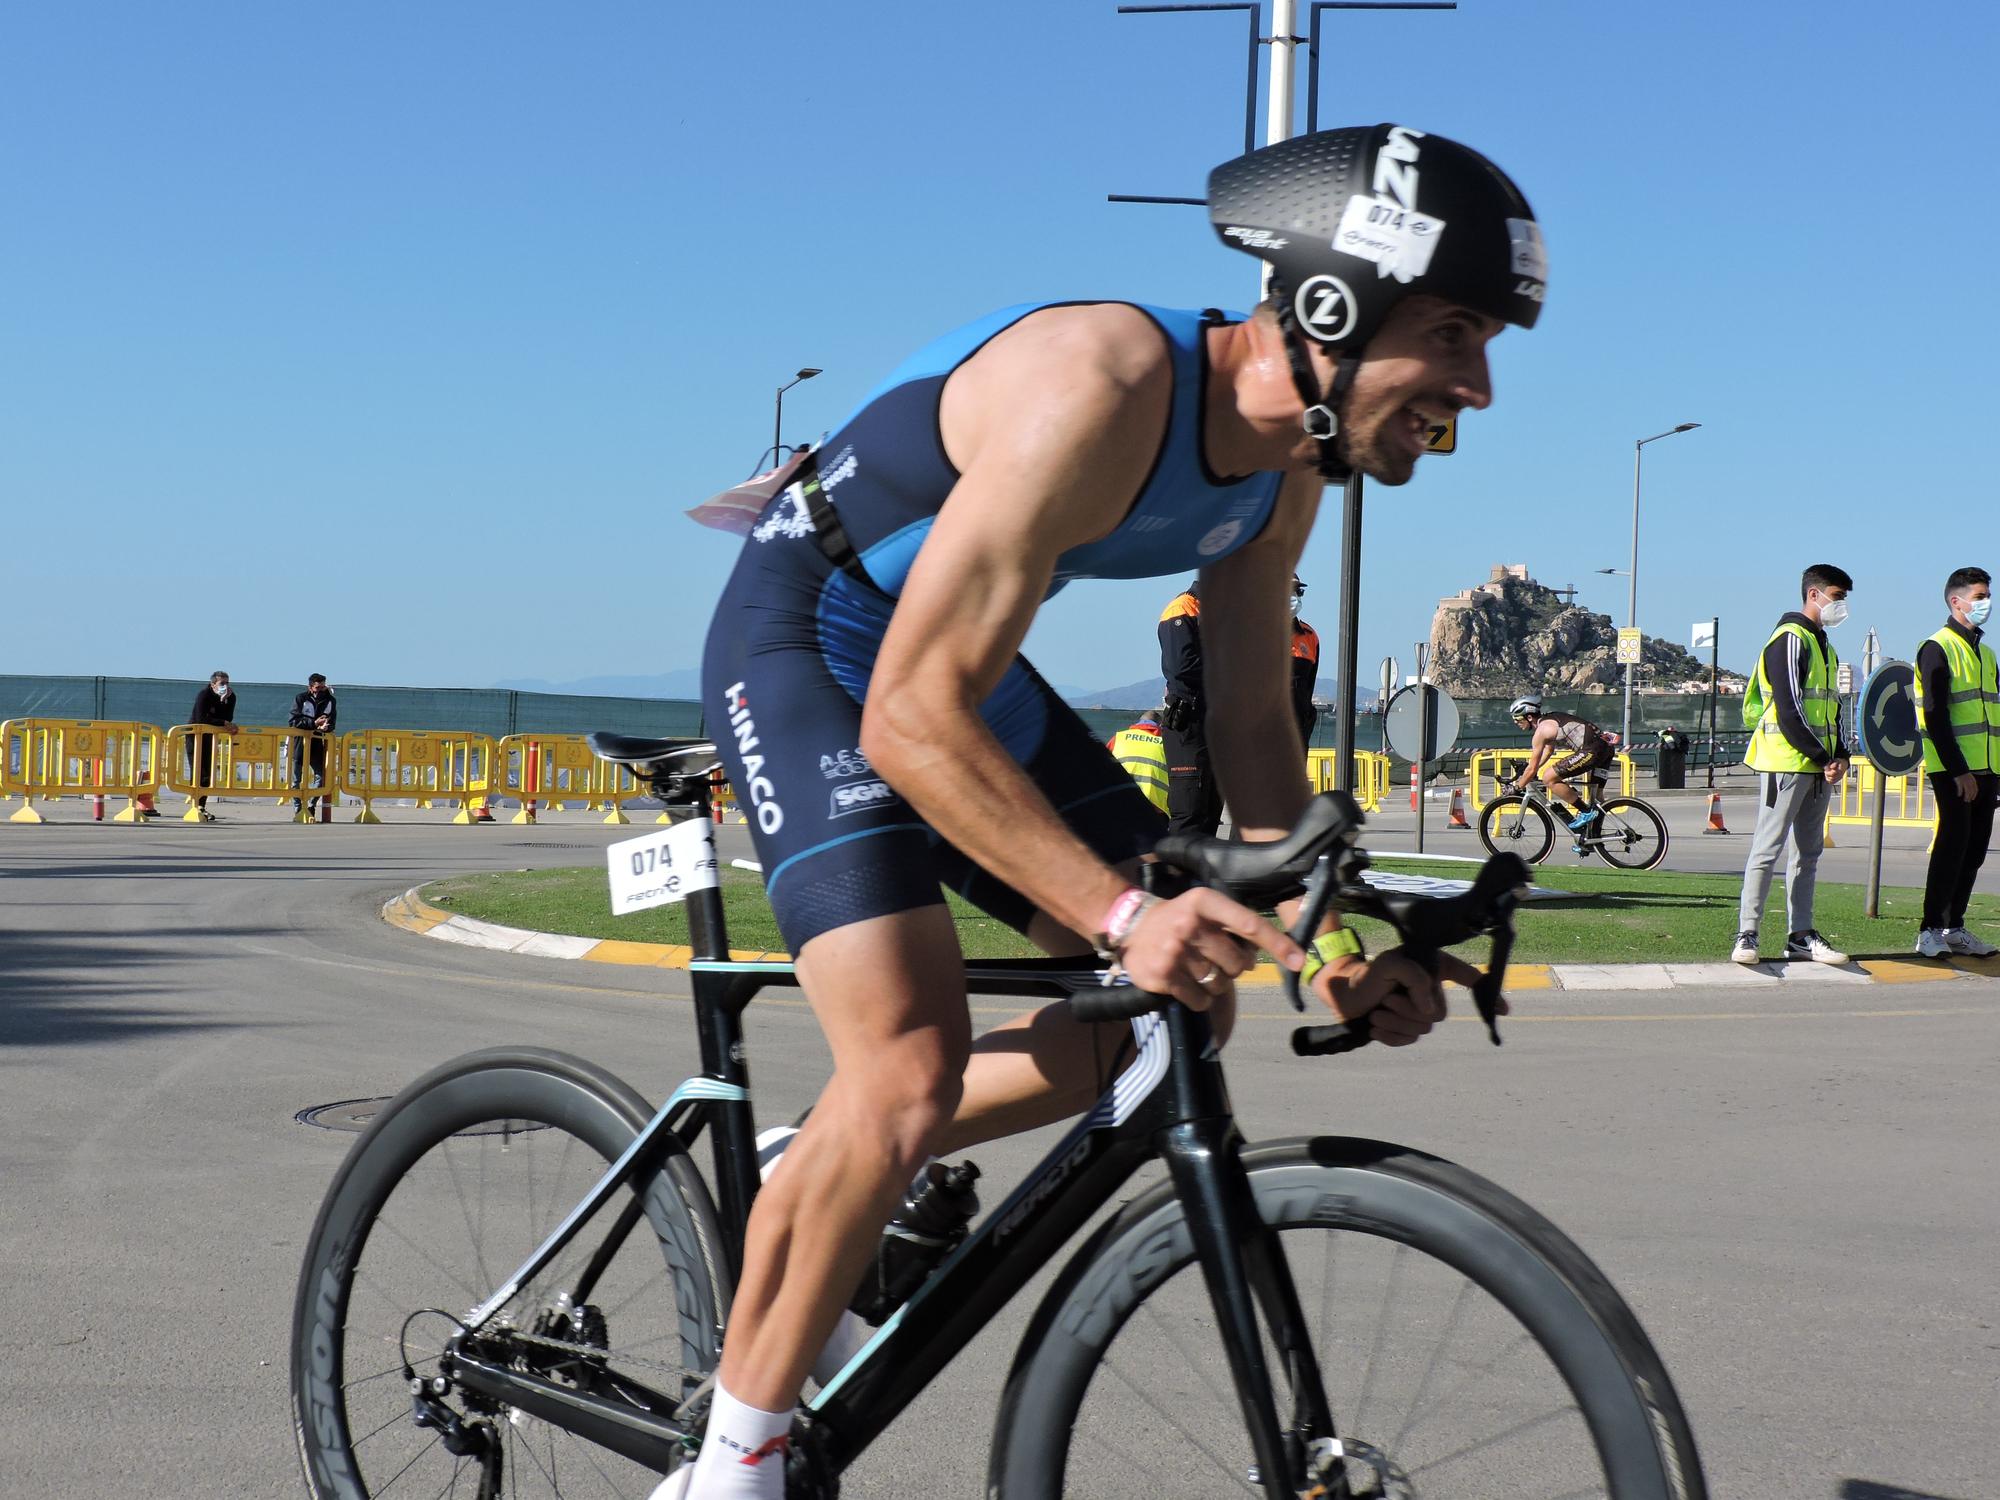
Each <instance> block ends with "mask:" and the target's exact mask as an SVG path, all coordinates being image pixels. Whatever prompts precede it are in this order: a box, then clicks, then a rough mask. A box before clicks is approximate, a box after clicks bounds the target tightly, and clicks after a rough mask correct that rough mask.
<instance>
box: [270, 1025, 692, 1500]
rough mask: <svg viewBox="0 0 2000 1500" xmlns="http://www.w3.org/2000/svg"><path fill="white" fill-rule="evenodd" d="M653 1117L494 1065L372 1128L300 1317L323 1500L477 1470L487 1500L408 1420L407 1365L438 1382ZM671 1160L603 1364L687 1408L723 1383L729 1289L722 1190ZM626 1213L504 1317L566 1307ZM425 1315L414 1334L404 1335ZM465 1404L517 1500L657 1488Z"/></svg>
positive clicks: (608, 1271)
mask: <svg viewBox="0 0 2000 1500" xmlns="http://www.w3.org/2000/svg"><path fill="white" fill-rule="evenodd" d="M652 1114H653V1110H652V1109H651V1107H650V1106H648V1105H647V1103H646V1101H645V1100H644V1099H642V1098H641V1097H640V1096H639V1095H638V1094H637V1093H636V1092H634V1091H633V1090H632V1089H631V1088H630V1087H628V1086H627V1085H626V1084H624V1083H623V1082H621V1081H620V1080H619V1079H617V1078H615V1077H613V1076H612V1075H611V1074H609V1073H607V1072H605V1071H603V1070H602V1069H599V1068H597V1067H595V1066H593V1065H592V1064H590V1063H587V1062H584V1061H582V1060H581V1059H578V1058H574V1057H569V1056H566V1055H564V1054H562V1053H558V1052H549V1051H544V1050H541V1049H539V1048H497V1049H493V1050H489V1051H484V1052H474V1053H470V1054H468V1055H466V1056H464V1057H460V1058H456V1059H454V1060H453V1061H451V1062H448V1063H445V1064H443V1065H442V1066H440V1067H438V1068H436V1069H434V1070H432V1071H431V1072H430V1073H427V1074H425V1075H424V1076H423V1077H422V1078H419V1079H418V1080H417V1081H416V1082H414V1083H412V1084H411V1085H410V1086H409V1087H408V1088H406V1089H404V1090H403V1092H402V1093H400V1094H398V1095H397V1096H396V1097H395V1098H394V1099H393V1100H391V1101H390V1102H389V1103H388V1105H386V1106H385V1107H384V1109H383V1110H382V1113H381V1114H379V1115H378V1116H377V1117H376V1118H375V1119H374V1120H373V1121H372V1122H371V1123H370V1124H369V1126H368V1128H367V1130H366V1131H365V1132H364V1133H363V1134H362V1135H361V1137H360V1138H359V1139H358V1140H357V1141H356V1142H355V1144H354V1146H353V1148H352V1149H351V1150H350V1151H349V1152H348V1154H347V1157H346V1159H345V1160H344V1161H343V1162H342V1163H341V1165H340V1169H339V1171H338V1172H337V1173H336V1174H335V1176H334V1179H333V1184H332V1186H331V1187H330V1188H329V1189H328V1191H327V1195H326V1199H325V1201H324V1202H323V1203H322V1205H321V1207H320V1211H319V1217H318V1219H317V1220H316V1221H315V1223H314V1225H313V1229H312V1235H311V1238H310V1239H309V1240H308V1242H307V1246H306V1254H305V1261H304V1265H303V1267H302V1268H301V1271H300V1275H299V1286H298V1293H297V1298H296V1301H295V1303H294V1305H293V1313H292V1357H291V1366H292V1368H291V1383H292V1414H293V1427H294V1432H295V1436H296V1438H297V1442H298V1448H299V1458H300V1462H301V1464H302V1465H303V1466H304V1469H305V1476H306V1487H307V1489H308V1491H309V1492H310V1493H311V1494H312V1495H314V1496H315V1497H317V1500H365V1497H370V1496H374V1495H377V1494H380V1493H381V1492H382V1491H383V1490H385V1489H388V1490H389V1492H390V1494H391V1496H392V1500H393V1497H394V1496H400V1495H403V1494H405V1493H409V1494H414V1495H433V1494H439V1493H445V1492H448V1491H450V1490H451V1489H452V1488H453V1487H454V1486H456V1485H458V1484H459V1481H460V1478H461V1470H462V1469H463V1470H468V1472H466V1473H465V1474H464V1476H463V1477H464V1480H465V1482H464V1484H463V1486H462V1488H463V1492H464V1493H468V1494H469V1493H471V1492H472V1489H473V1481H474V1480H476V1479H477V1477H478V1471H477V1465H476V1463H474V1462H473V1461H471V1460H466V1459H455V1458H453V1457H452V1456H451V1455H450V1454H449V1453H448V1452H446V1451H445V1450H444V1448H443V1447H442V1445H441V1444H440V1443H439V1440H438V1438H437V1437H436V1435H435V1434H434V1433H430V1432H426V1431H424V1430H422V1429H419V1428H417V1427H416V1426H415V1424H414V1423H413V1422H412V1421H411V1420H410V1411H411V1396H410V1392H409V1390H408V1387H407V1384H406V1382H405V1381H404V1379H402V1378H401V1368H402V1361H403V1358H404V1353H403V1349H404V1346H405V1344H407V1350H408V1358H409V1361H410V1363H411V1365H412V1366H413V1367H414V1368H415V1369H416V1371H417V1372H418V1373H419V1374H420V1375H425V1374H435V1373H436V1368H437V1366H436V1359H437V1355H438V1353H439V1352H440V1349H441V1347H442V1343H443V1340H444V1338H445V1337H448V1336H449V1333H450V1332H451V1331H452V1329H453V1327H454V1325H455V1324H456V1322H457V1320H458V1319H459V1318H461V1317H462V1316H463V1315H464V1314H465V1313H466V1311H467V1310H468V1309H470V1308H471V1307H473V1306H474V1305H476V1304H477V1303H478V1302H479V1301H481V1300H482V1299H483V1298H484V1297H486V1296H487V1295H488V1294H489V1293H490V1292H492V1291H494V1290H497V1289H498V1287H499V1286H500V1284H501V1283H502V1281H503V1280H504V1279H505V1278H506V1277H507V1276H509V1275H510V1274H511V1273H512V1272H513V1271H514V1269H515V1268H516V1267H517V1266H519V1265H520V1264H522V1262H523V1261H525V1260H526V1258H527V1257H528V1255H529V1254H530V1253H531V1252H532V1251H533V1250H534V1249H535V1248H536V1247H537V1246H538V1245H540V1244H541V1243H542V1241H543V1240H544V1239H545V1238H546V1237H547V1235H548V1234H549V1233H550V1232H552V1231H553V1230H554V1228H555V1227H556V1225H557V1224H558V1223H559V1222H560V1221H561V1218H562V1216H563V1215H564V1214H566V1213H567V1212H568V1211H569V1210H570V1209H571V1208H573V1207H575V1206H576V1204H577V1203H578V1202H580V1201H581V1200H582V1198H583V1196H584V1193H585V1192H586V1191H588V1189H589V1187H590V1186H591V1185H592V1184H593V1183H595V1182H596V1181H597V1180H598V1179H599V1178H600V1177H601V1176H602V1175H603V1172H604V1169H605V1167H606V1166H607V1165H608V1164H609V1163H610V1162H612V1161H614V1160H616V1159H617V1158H618V1157H619V1156H620V1155H621V1154H622V1153H623V1152H624V1151H625V1149H626V1148H627V1147H629V1146H630V1145H631V1143H632V1141H633V1140H634V1139H636V1138H637V1136H638V1134H639V1131H640V1130H641V1129H642V1128H643V1127H644V1126H645V1124H646V1122H647V1121H648V1120H649V1119H650V1118H651V1117H652ZM663 1150H664V1152H665V1154H664V1156H663V1157H662V1158H661V1161H660V1165H659V1166H658V1168H657V1169H655V1170H653V1171H651V1172H650V1173H649V1174H648V1175H647V1176H645V1177H644V1178H642V1179H640V1180H639V1181H637V1182H636V1183H635V1184H634V1186H633V1189H632V1191H634V1192H636V1193H638V1194H639V1195H640V1201H641V1203H642V1205H643V1209H644V1217H645V1219H646V1220H647V1221H648V1222H649V1224H650V1228H651V1232H650V1233H648V1232H646V1230H645V1229H642V1228H639V1227H637V1226H636V1224H635V1227H634V1229H633V1230H632V1232H631V1233H629V1234H627V1235H626V1236H625V1238H624V1240H623V1241H622V1243H621V1244H620V1245H619V1247H618V1249H617V1251H616V1252H615V1253H614V1254H613V1255H612V1257H611V1259H610V1263H609V1264H608V1265H607V1266H606V1268H605V1270H604V1274H603V1275H602V1277H601V1279H600V1280H599V1281H598V1283H597V1290H596V1291H595V1292H594V1293H593V1296H592V1305H597V1303H598V1302H600V1301H601V1302H602V1303H603V1304H604V1305H603V1306H602V1307H601V1308H600V1311H601V1313H602V1316H603V1319H604V1323H605V1334H604V1345H603V1351H604V1361H603V1362H604V1365H605V1366H606V1367H608V1368H613V1369H617V1370H620V1371H623V1372H625V1373H629V1374H631V1375H633V1377H634V1378H639V1376H640V1374H641V1372H642V1371H643V1377H644V1380H645V1382H646V1383H647V1384H649V1385H650V1386H651V1387H652V1388H654V1389H667V1390H670V1391H672V1392H673V1393H674V1394H676V1395H678V1394H679V1393H680V1391H682V1390H685V1389H686V1388H687V1387H688V1386H689V1385H690V1384H691V1383H692V1382H694V1381H695V1380H698V1379H699V1378H701V1377H702V1376H704V1375H706V1374H708V1373H709V1372H711V1371H712V1370H713V1369H714V1368H715V1363H716V1359H717V1357H718V1355H719V1352H720V1348H721V1322H722V1319H723V1316H724V1314H725V1313H726V1310H727V1308H728V1305H729V1298H730V1293H731V1288H730V1285H729V1273H728V1270H727V1262H726V1260H725V1259H724V1258H723V1255H722V1244H723V1241H722V1235H721V1230H720V1228H719V1226H718V1224H717V1221H716V1214H715V1208H714V1204H713V1202H712V1201H711V1200H710V1198H709V1194H708V1188H707V1186H706V1184H705V1183H704V1182H703V1181H702V1179H701V1176H700V1174H699V1173H698V1172H697V1171H696V1170H695V1168H694V1165H693V1163H692V1162H690V1161H689V1160H688V1157H687V1152H686V1150H685V1148H684V1147H682V1146H681V1145H680V1143H679V1141H678V1139H677V1138H672V1137H669V1138H668V1139H667V1141H666V1142H665V1144H664V1146H663ZM521 1184H525V1190H524V1189H523V1187H522V1186H521ZM432 1188H435V1189H436V1190H437V1191H435V1192H432V1191H429V1189H432ZM475 1199H476V1205H475V1202H474V1201H473V1200H475ZM623 1201H626V1202H629V1201H630V1200H623ZM621 1206H622V1202H621V1200H618V1199H614V1200H613V1201H612V1202H611V1203H609V1204H607V1205H606V1206H605V1208H604V1210H603V1211H602V1212H600V1213H599V1215H598V1216H597V1217H596V1218H595V1219H594V1220H593V1221H592V1223H591V1224H590V1225H588V1226H586V1227H585V1229H584V1230H583V1232H582V1233H581V1234H580V1235H579V1236H578V1239H577V1240H576V1241H575V1242H574V1243H573V1244H572V1245H571V1246H570V1247H568V1248H566V1249H565V1250H564V1251H563V1252H562V1253H560V1254H559V1255H558V1257H557V1259H556V1261H555V1262H554V1263H553V1264H552V1265H551V1266H550V1267H549V1268H548V1270H547V1271H545V1272H544V1273H543V1275H542V1276H541V1277H538V1278H536V1279H535V1280H534V1281H533V1282H530V1283H529V1284H528V1285H526V1286H524V1287H523V1288H522V1290H521V1292H520V1293H519V1295H518V1296H517V1297H516V1298H515V1299H514V1300H513V1301H512V1302H510V1303H509V1304H508V1305H507V1307H506V1308H504V1309H502V1310H501V1312H500V1313H499V1314H498V1317H499V1318H500V1319H507V1320H513V1321H514V1322H515V1324H516V1326H521V1323H522V1320H523V1316H524V1315H525V1314H527V1313H531V1312H536V1311H538V1310H539V1308H538V1297H539V1295H540V1294H542V1293H543V1292H544V1291H545V1290H546V1292H547V1293H548V1294H549V1295H551V1296H552V1295H553V1294H554V1291H555V1289H556V1287H558V1286H560V1285H562V1284H563V1280H564V1278H565V1276H566V1275H567V1273H569V1272H572V1271H574V1270H576V1269H577V1268H578V1267H579V1266H580V1265H581V1263H582V1261H583V1260H584V1258H585V1257H586V1256H587V1255H588V1254H589V1252H590V1250H592V1249H595V1248H596V1246H597V1245H598V1244H600V1243H602V1242H603V1240H604V1238H605V1236H604V1235H602V1234H598V1235H597V1236H596V1237H595V1238H593V1237H592V1230H595V1229H600V1228H605V1227H609V1226H610V1225H611V1224H612V1223H613V1218H612V1215H614V1214H615V1213H616V1212H617V1211H618V1209H619V1208H620V1207H621ZM392 1213H393V1217H392ZM489 1214H490V1215H491V1221H490V1223H489ZM489 1230H490V1234H489ZM461 1237H462V1238H464V1239H465V1240H467V1241H470V1242H471V1246H470V1249H471V1254H470V1256H469V1257H468V1256H467V1255H466V1254H465V1251H464V1249H463V1248H462V1247H461V1246H460V1245H459V1243H458V1241H459V1239H460V1238H461ZM655 1245H656V1246H657V1252H658V1253H655V1252H654V1246H655ZM613 1299H616V1302H615V1305H614V1302H613ZM541 1305H543V1306H546V1305H547V1304H541ZM434 1312H435V1313H441V1314H442V1315H443V1316H442V1317H439V1316H435V1315H433V1313H434ZM410 1314H416V1315H417V1318H416V1319H415V1320H414V1321H409V1322H406V1321H404V1320H405V1319H406V1318H408V1317H409V1315H410ZM579 1321H580V1320H579ZM550 1331H558V1332H570V1331H572V1330H570V1329H562V1328H558V1329H554V1330H550ZM592 1337H594V1335H592V1336H586V1335H585V1334H582V1333H577V1334H575V1339H576V1341H577V1342H576V1344H574V1345H573V1347H581V1346H583V1345H588V1346H589V1347H590V1348H591V1349H593V1350H595V1349H596V1348H597V1347H598V1346H597V1345H596V1344H595V1343H593V1342H591V1339H592ZM583 1363H584V1361H583V1360H577V1361H575V1362H574V1365H575V1366H581V1365H582V1364H583ZM555 1378H573V1376H563V1375H562V1374H561V1373H560V1372H558V1375H557V1376H556V1377H555ZM676 1379H677V1380H678V1381H679V1384H678V1386H676V1385H675V1384H674V1381H675V1380H676ZM463 1396H464V1393H462V1392H458V1393H455V1394H454V1396H453V1398H451V1404H452V1405H453V1409H455V1410H458V1411H459V1412H461V1414H470V1415H476V1416H484V1417H486V1418H488V1419H489V1420H493V1421H494V1425H495V1428H496V1431H497V1432H498V1435H499V1437H500V1440H501V1444H502V1450H503V1462H504V1463H506V1464H507V1465H508V1467H509V1468H510V1469H511V1471H512V1472H511V1473H509V1474H508V1476H507V1479H508V1488H507V1489H506V1491H505V1492H506V1493H507V1494H509V1495H515V1494H527V1495H553V1494H557V1493H560V1494H562V1495H565V1496H569V1495H574V1496H578V1497H584V1496H589V1497H593V1500H596V1497H611V1496H618V1497H624V1496H628V1495H634V1496H639V1497H641V1500H643V1497H644V1496H646V1495H647V1494H649V1493H650V1492H651V1488H652V1487H653V1486H654V1485H656V1484H657V1483H658V1481H659V1477H660V1476H659V1475H658V1474H655V1473H652V1472H651V1471H649V1470H646V1469H644V1468H642V1467H641V1466H639V1465H636V1464H631V1463H629V1462H628V1461H627V1460H625V1459H623V1458H620V1457H618V1456H617V1455H615V1454H611V1453H609V1452H607V1451H605V1450H604V1449H601V1448H597V1447H595V1446H593V1445H590V1444H588V1443H585V1442H584V1441H583V1440H581V1439H579V1438H576V1437H573V1436H572V1435H571V1434H569V1433H566V1432H562V1431H561V1430H560V1429H557V1428H553V1427H551V1426H550V1425H549V1424H547V1423H544V1422H537V1421H534V1420H533V1419H531V1418H528V1417H526V1416H525V1414H523V1413H520V1412H514V1411H510V1410H506V1409H503V1410H502V1411H501V1412H500V1413H498V1414H495V1413H469V1412H468V1408H467V1405H466V1403H465V1401H464V1399H463ZM398 1408H400V1419H399V1414H398ZM412 1470H414V1471H415V1472H410V1471H412ZM419 1479H424V1480H427V1481H428V1482H425V1483H419V1482H418V1480H419ZM391 1486H393V1489H391V1488H390V1487H391Z"/></svg>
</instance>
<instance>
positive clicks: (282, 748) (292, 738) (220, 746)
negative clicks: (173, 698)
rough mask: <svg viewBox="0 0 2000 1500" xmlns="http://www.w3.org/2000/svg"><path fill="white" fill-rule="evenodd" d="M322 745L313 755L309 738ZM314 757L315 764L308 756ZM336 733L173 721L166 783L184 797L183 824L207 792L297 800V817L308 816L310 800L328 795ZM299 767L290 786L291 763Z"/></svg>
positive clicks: (193, 818)
mask: <svg viewBox="0 0 2000 1500" xmlns="http://www.w3.org/2000/svg"><path fill="white" fill-rule="evenodd" d="M314 740H318V741H319V742H320V743H321V745H323V746H324V747H325V748H324V750H323V751H322V753H321V754H320V756H318V757H315V756H314V754H313V748H312V742H313V741H314ZM315 759H318V761H319V767H315V765H314V764H313V762H314V760H315ZM339 761H340V745H339V738H338V736H334V735H326V734H317V733H315V732H314V731H312V730H310V729H291V728H288V727H286V726H284V725H277V724H271V725H264V724H243V725H238V726H237V728H236V729H235V730H234V731H230V730H226V729H218V728H216V727H215V726H213V725H210V724H176V725H175V726H174V727H173V728H172V729H169V730H168V731H167V744H166V761H165V769H166V786H167V789H168V790H169V791H172V792H178V793H179V794H180V795H181V796H183V797H185V798H187V799H188V806H187V811H186V812H185V813H184V814H182V818H181V821H182V822H185V823H194V822H199V821H200V819H201V804H202V802H203V801H205V800H206V799H208V798H210V797H228V798H232V799H235V800H239V801H240V800H244V799H249V800H252V801H257V802H277V803H285V802H290V801H293V800H295V799H302V800H303V801H304V802H305V803H306V806H304V807H302V808H301V809H300V811H299V814H298V821H299V822H302V823H309V822H311V821H312V811H311V803H312V802H313V801H315V800H317V799H318V798H320V797H330V796H332V795H334V782H335V779H336V777H337V776H338V774H339ZM295 765H297V766H302V767H303V768H304V769H303V771H302V773H301V775H300V777H299V785H298V786H296V787H294V786H293V785H292V768H293V766H295ZM320 768H323V770H324V774H322V772H321V769H320Z"/></svg>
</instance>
